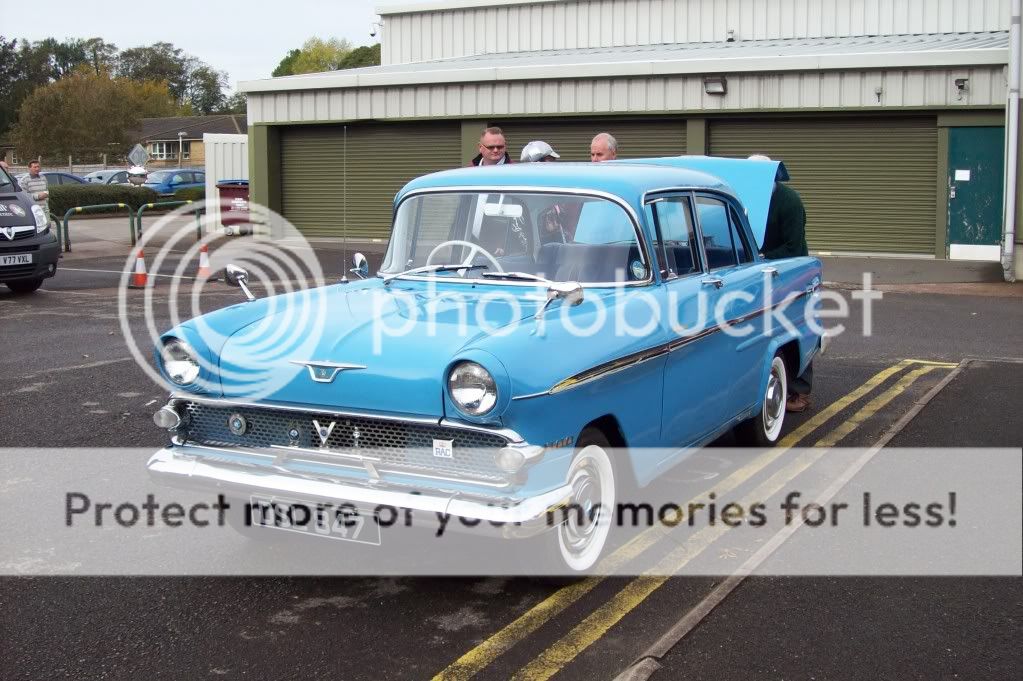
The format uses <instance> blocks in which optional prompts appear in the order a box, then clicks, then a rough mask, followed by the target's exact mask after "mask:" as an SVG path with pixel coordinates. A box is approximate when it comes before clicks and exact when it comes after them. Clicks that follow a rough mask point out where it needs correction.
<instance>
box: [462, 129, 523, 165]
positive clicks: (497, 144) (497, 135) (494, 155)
mask: <svg viewBox="0 0 1023 681" xmlns="http://www.w3.org/2000/svg"><path fill="white" fill-rule="evenodd" d="M479 148H480V153H479V154H477V155H476V157H475V158H474V159H472V161H471V162H470V163H469V165H470V166H498V165H502V164H505V163H511V162H512V159H511V156H509V155H508V145H507V144H506V143H505V141H504V131H502V130H501V128H498V127H490V128H487V129H486V130H484V131H483V134H482V135H480V147H479Z"/></svg>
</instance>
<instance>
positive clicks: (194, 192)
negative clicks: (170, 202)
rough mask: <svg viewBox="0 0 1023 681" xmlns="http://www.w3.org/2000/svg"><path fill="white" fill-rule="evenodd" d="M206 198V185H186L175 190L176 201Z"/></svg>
mask: <svg viewBox="0 0 1023 681" xmlns="http://www.w3.org/2000/svg"><path fill="white" fill-rule="evenodd" d="M205 198H206V187H185V188H184V189H179V190H177V191H176V192H174V200H175V201H202V200H203V199H205Z"/></svg>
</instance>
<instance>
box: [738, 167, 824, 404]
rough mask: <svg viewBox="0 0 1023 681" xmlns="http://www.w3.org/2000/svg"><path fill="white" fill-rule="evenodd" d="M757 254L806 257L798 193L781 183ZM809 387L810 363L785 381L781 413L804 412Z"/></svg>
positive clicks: (803, 215)
mask: <svg viewBox="0 0 1023 681" xmlns="http://www.w3.org/2000/svg"><path fill="white" fill-rule="evenodd" d="M750 160H751V161H770V160H771V159H770V158H769V157H767V156H763V155H760V154H757V155H754V156H750ZM760 252H761V254H762V255H763V256H764V257H765V258H767V259H768V260H777V259H779V258H795V257H798V256H801V255H808V254H809V251H808V250H807V248H806V209H804V208H803V200H802V199H801V198H800V197H799V192H797V191H796V190H795V189H792V188H791V187H789V186H788V185H785V184H783V183H781V182H775V183H774V193H773V194H771V204H770V206H768V209H767V229H766V230H765V231H764V247H763V248H762V249H761V251H760ZM812 387H813V362H811V363H810V364H807V365H806V369H805V370H804V371H803V373H802V374H800V375H799V376H795V377H791V378H789V385H788V393H789V397H788V400H787V401H786V403H785V409H786V410H787V411H791V412H796V413H798V412H802V411H806V409H807V407H809V406H810V390H811V389H812Z"/></svg>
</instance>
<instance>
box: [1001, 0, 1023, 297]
mask: <svg viewBox="0 0 1023 681" xmlns="http://www.w3.org/2000/svg"><path fill="white" fill-rule="evenodd" d="M1021 6H1023V0H1013V2H1012V18H1011V24H1010V26H1009V82H1008V86H1009V87H1008V90H1009V99H1008V102H1007V103H1006V107H1005V132H1006V134H1005V146H1006V149H1005V152H1006V153H1005V221H1004V224H1005V237H1004V239H1003V241H1002V271H1003V273H1004V275H1005V281H1010V282H1011V281H1016V262H1015V260H1016V252H1015V251H1016V202H1017V201H1018V197H1019V96H1020V92H1019V91H1020V40H1021V38H1020V15H1021V11H1020V7H1021Z"/></svg>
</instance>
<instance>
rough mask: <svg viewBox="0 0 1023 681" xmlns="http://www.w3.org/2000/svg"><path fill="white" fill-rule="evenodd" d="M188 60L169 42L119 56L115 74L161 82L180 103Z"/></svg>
mask: <svg viewBox="0 0 1023 681" xmlns="http://www.w3.org/2000/svg"><path fill="white" fill-rule="evenodd" d="M189 60H190V57H188V56H187V55H184V54H183V53H182V51H181V50H180V49H179V48H177V47H174V45H172V44H170V43H156V44H154V45H150V46H149V47H132V48H130V49H127V50H124V51H123V52H121V54H120V55H119V56H118V58H117V75H118V76H120V77H121V78H127V79H129V80H134V81H138V82H142V81H146V80H153V81H157V82H159V81H163V82H165V83H167V88H168V90H170V93H171V95H172V96H173V97H174V98H175V99H176V100H178V101H179V102H181V101H184V99H185V96H186V94H187V93H188V85H189V82H188V76H189V70H190V69H189V67H190V66H191V65H190V64H189Z"/></svg>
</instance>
